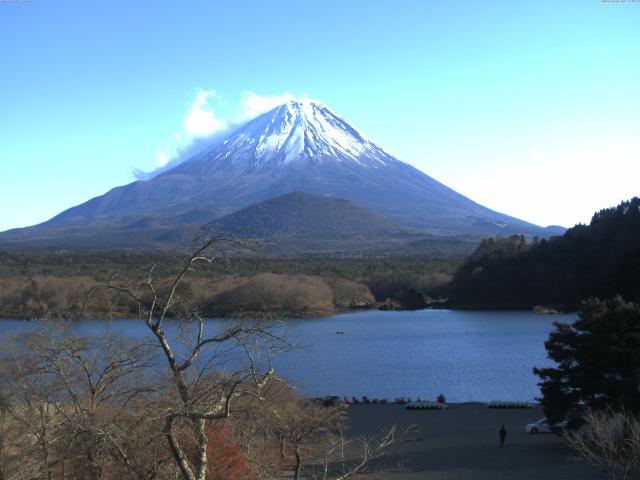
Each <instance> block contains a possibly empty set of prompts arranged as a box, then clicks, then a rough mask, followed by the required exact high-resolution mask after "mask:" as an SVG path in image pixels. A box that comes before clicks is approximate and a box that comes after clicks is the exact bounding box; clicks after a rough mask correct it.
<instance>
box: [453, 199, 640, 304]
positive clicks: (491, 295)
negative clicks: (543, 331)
mask: <svg viewBox="0 0 640 480" xmlns="http://www.w3.org/2000/svg"><path fill="white" fill-rule="evenodd" d="M618 294H620V295H622V296H624V297H625V298H626V299H628V300H634V301H638V300H639V299H640V198H637V197H636V198H633V199H631V200H630V201H627V202H622V203H621V204H620V205H618V206H617V207H613V208H608V209H605V210H601V211H600V212H598V213H596V214H595V215H594V216H593V218H592V220H591V223H590V224H589V225H588V226H585V225H577V226H575V227H573V228H571V229H569V230H568V231H567V232H566V233H565V234H564V235H562V236H561V237H553V238H551V239H549V240H548V241H547V240H544V239H542V240H539V241H534V242H527V241H525V239H524V238H522V237H520V236H513V237H510V238H502V239H490V240H485V241H483V242H482V244H481V245H480V247H479V248H478V249H477V250H476V252H474V253H473V254H472V255H471V256H470V257H469V259H468V260H467V261H466V262H465V263H464V264H463V265H462V266H461V267H460V268H459V270H458V272H457V273H456V275H455V277H454V279H453V281H452V282H451V284H450V286H449V288H448V295H449V297H450V301H451V304H452V305H453V306H456V307H468V308H527V309H528V308H532V307H534V306H535V305H545V306H552V307H557V308H560V309H575V308H577V307H578V305H579V304H580V302H581V301H582V300H584V299H586V298H588V297H592V296H597V297H601V298H609V297H613V296H615V295H618Z"/></svg>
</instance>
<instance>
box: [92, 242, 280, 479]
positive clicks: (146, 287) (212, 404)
mask: <svg viewBox="0 0 640 480" xmlns="http://www.w3.org/2000/svg"><path fill="white" fill-rule="evenodd" d="M219 243H220V242H219V241H218V240H209V241H207V242H206V243H205V244H204V245H203V246H202V247H200V248H199V249H198V250H196V251H195V252H194V253H193V254H192V255H190V256H189V258H188V259H187V260H186V262H185V263H184V265H183V266H182V268H181V269H180V270H179V272H178V273H177V275H176V276H175V277H174V278H173V279H172V280H171V282H170V283H169V284H168V285H165V286H162V285H157V284H156V281H155V279H154V277H153V268H152V269H151V270H150V272H149V274H148V276H147V277H146V278H145V279H144V280H143V281H142V282H139V283H138V284H131V283H126V284H118V283H115V282H112V283H110V284H109V285H105V286H103V287H102V289H103V290H108V291H111V292H116V293H118V294H119V295H121V296H124V297H125V298H128V299H129V301H131V302H133V304H134V305H135V308H136V309H137V311H138V316H139V318H140V319H141V320H142V321H144V323H145V325H146V327H147V328H148V330H149V332H150V333H151V334H152V335H153V337H154V338H155V340H156V342H157V344H158V345H159V347H160V349H161V351H162V355H163V356H164V359H165V361H166V365H167V366H168V369H169V372H170V379H171V384H172V387H173V388H174V389H175V395H174V396H173V397H171V396H170V395H166V392H165V395H163V396H161V397H158V398H157V405H156V409H157V416H158V417H159V418H161V419H162V421H163V429H162V430H163V434H164V436H165V437H166V439H167V442H168V445H169V448H170V451H171V453H172V455H173V458H174V461H175V463H176V465H177V467H178V470H179V472H180V475H181V477H182V478H183V479H185V480H205V478H206V475H207V470H208V463H209V460H208V458H207V446H208V438H207V429H206V426H207V422H210V421H212V420H217V419H223V418H226V417H229V416H230V415H232V413H233V411H234V402H235V401H236V400H237V399H239V398H242V397H245V396H253V397H255V398H258V399H260V398H262V391H263V389H264V387H265V386H266V385H267V383H268V382H269V380H270V379H271V378H272V377H273V368H272V366H271V354H272V350H273V346H274V344H278V343H280V340H279V339H278V338H277V337H276V336H275V335H273V334H271V333H270V332H269V331H268V330H267V329H265V328H263V327H261V326H258V325H243V324H236V325H233V326H230V327H229V328H226V329H223V330H222V331H218V332H216V333H213V334H209V333H206V331H205V330H206V329H205V322H204V320H203V318H202V317H201V316H200V314H199V313H198V312H197V311H196V310H195V309H191V308H190V307H189V302H188V300H187V298H185V297H184V296H183V295H182V294H181V286H182V283H183V280H184V279H185V277H186V276H187V274H188V273H189V272H191V271H193V270H194V269H195V268H196V266H197V265H199V264H210V263H212V262H213V261H214V260H215V259H216V258H217V256H216V255H211V254H210V255H207V252H210V251H211V250H212V248H214V247H216V246H219ZM172 318H175V319H176V320H177V324H178V325H179V326H180V328H181V334H182V341H179V340H178V339H175V338H172V337H171V335H170V334H168V331H167V325H171V326H175V325H176V322H171V319H172ZM170 328H171V327H170ZM206 349H209V354H208V355H204V354H203V352H204V351H205V350H206ZM238 352H241V353H242V355H243V360H242V361H241V360H240V359H239V358H238V356H237V353H238ZM261 352H266V358H263V357H261V356H260V355H261ZM261 367H262V368H261Z"/></svg>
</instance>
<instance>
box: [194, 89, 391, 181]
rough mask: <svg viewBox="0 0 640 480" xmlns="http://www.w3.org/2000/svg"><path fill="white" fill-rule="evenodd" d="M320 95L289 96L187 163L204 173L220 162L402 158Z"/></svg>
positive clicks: (379, 162)
mask: <svg viewBox="0 0 640 480" xmlns="http://www.w3.org/2000/svg"><path fill="white" fill-rule="evenodd" d="M397 161H398V160H396V159H395V158H393V157H392V156H390V155H388V154H387V153H385V152H384V150H382V148H380V147H378V146H377V145H376V144H374V143H373V142H371V141H370V140H369V139H368V138H367V137H365V135H363V134H362V133H361V132H359V131H358V130H357V129H355V128H354V127H352V126H351V125H349V124H348V123H347V122H346V121H345V120H344V119H342V118H341V117H340V116H338V115H337V114H336V113H335V112H333V111H332V110H331V109H330V108H328V107H327V106H326V105H324V104H322V103H321V102H319V101H316V100H297V101H289V102H287V103H284V104H283V105H280V106H278V107H276V108H274V109H273V110H271V111H269V112H267V113H264V114H262V115H260V116H259V117H257V118H255V119H253V120H251V121H250V122H248V123H247V124H245V125H244V126H242V127H240V128H239V129H238V130H236V131H235V132H233V133H231V134H230V135H229V136H227V137H226V138H224V139H222V140H221V141H219V142H218V143H216V144H214V145H212V146H211V147H210V148H209V149H207V150H206V151H205V152H203V153H202V154H200V155H197V156H196V157H194V158H192V159H191V160H189V161H188V162H186V163H185V167H184V168H185V169H192V168H194V167H195V166H196V165H198V166H199V167H200V173H202V174H206V173H210V172H213V171H215V170H217V169H218V168H221V167H223V166H224V167H225V168H227V167H229V166H230V165H229V164H230V163H231V164H232V166H233V167H250V168H260V167H265V166H275V165H286V164H290V163H292V162H305V163H323V162H356V163H358V164H361V165H369V166H371V167H374V168H375V167H379V166H380V165H387V164H389V163H391V162H397Z"/></svg>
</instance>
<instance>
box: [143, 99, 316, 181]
mask: <svg viewBox="0 0 640 480" xmlns="http://www.w3.org/2000/svg"><path fill="white" fill-rule="evenodd" d="M303 98H307V96H306V95H298V96H296V95H294V94H292V93H289V92H284V93H283V94H281V95H266V96H264V95H260V94H258V93H256V92H252V91H244V92H242V94H241V95H240V99H239V101H238V102H236V103H235V105H233V104H231V102H229V100H228V99H227V98H226V97H224V96H222V95H220V94H218V92H217V91H216V90H205V89H202V88H196V90H195V96H194V98H193V100H192V101H191V103H190V104H189V105H188V107H187V108H186V111H185V114H184V116H183V118H182V125H181V128H180V130H179V131H177V132H176V133H174V134H173V135H172V136H171V137H170V138H168V139H167V141H166V142H165V143H164V144H163V145H160V146H158V147H157V148H156V168H155V169H153V170H151V171H148V172H147V171H143V170H139V169H134V171H133V174H134V176H135V177H136V179H138V180H150V179H152V178H154V177H155V176H157V175H159V174H161V173H162V172H165V171H167V170H169V169H171V168H173V167H175V166H176V165H178V164H180V163H182V162H183V161H185V160H187V159H188V158H189V157H191V156H192V155H194V154H196V153H197V152H198V151H200V150H202V149H204V148H205V147H207V146H208V145H210V144H211V143H212V142H213V141H215V140H216V139H217V138H219V137H220V136H222V135H224V134H226V133H227V132H229V131H230V130H232V129H234V128H237V127H238V126H240V125H242V124H243V123H246V122H248V121H249V120H252V119H254V118H255V117H257V116H258V115H260V114H262V113H265V112H268V111H269V110H272V109H273V108H275V107H277V106H278V105H282V104H283V103H285V102H288V101H291V100H296V99H303Z"/></svg>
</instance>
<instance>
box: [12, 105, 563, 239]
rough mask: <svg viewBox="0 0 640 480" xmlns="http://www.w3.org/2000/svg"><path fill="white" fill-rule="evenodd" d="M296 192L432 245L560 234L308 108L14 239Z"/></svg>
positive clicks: (192, 219)
mask: <svg viewBox="0 0 640 480" xmlns="http://www.w3.org/2000/svg"><path fill="white" fill-rule="evenodd" d="M291 192H303V193H305V194H308V195H313V196H317V197H320V198H330V199H345V200H348V201H350V202H352V203H355V204H357V205H359V206H362V207H364V208H366V209H368V210H371V211H372V212H373V213H375V214H376V215H378V216H379V215H381V216H384V217H386V218H387V219H388V220H390V221H391V222H393V223H394V224H396V225H398V226H399V227H401V228H406V229H408V230H409V231H412V232H422V233H425V234H429V235H443V236H472V237H482V236H488V235H508V234H515V233H519V234H520V233H521V234H525V235H537V236H542V237H546V236H549V235H551V234H556V233H561V232H562V229H560V228H557V229H556V228H548V229H545V228H542V227H539V226H537V225H533V224H531V223H528V222H526V221H523V220H519V219H517V218H514V217H510V216H508V215H505V214H502V213H499V212H496V211H493V210H490V209H489V208H486V207H484V206H482V205H480V204H478V203H476V202H474V201H472V200H470V199H469V198H467V197H465V196H463V195H461V194H459V193H457V192H455V191H454V190H452V189H450V188H449V187H447V186H445V185H443V184H442V183H440V182H438V181H436V180H434V179H433V178H431V177H429V176H428V175H426V174H424V173H423V172H421V171H419V170H417V169H416V168H414V167H412V166H411V165H409V164H407V163H404V162H402V161H400V160H398V159H397V158H395V157H393V156H392V155H390V154H389V153H387V152H385V151H384V150H383V149H382V148H381V147H379V146H378V145H376V144H375V143H373V142H372V141H371V140H369V139H368V138H367V137H366V136H365V135H364V134H363V133H361V132H360V131H358V130H357V129H356V128H354V127H353V126H351V125H350V124H349V123H347V122H346V121H345V120H344V119H343V118H341V117H340V116H338V115H337V114H336V113H334V112H333V111H332V110H331V109H329V108H328V107H327V106H325V105H323V104H322V103H320V102H317V101H311V100H305V101H290V102H287V103H285V104H283V105H280V106H278V107H276V108H275V109H273V110H271V111H269V112H267V113H264V114H262V115H260V116H258V117H256V118H255V119H253V120H251V121H249V122H248V123H246V124H245V125H243V126H241V127H240V128H238V129H237V130H236V131H234V132H232V133H230V134H229V135H227V136H226V137H224V138H222V139H220V140H218V141H217V142H215V143H213V144H212V145H211V146H209V147H208V148H206V149H205V150H203V151H202V152H200V153H198V154H197V155H195V156H193V157H191V158H189V159H187V160H186V161H185V162H183V163H181V164H179V165H178V166H176V167H174V168H172V169H170V170H168V171H166V172H164V173H162V174H160V175H158V176H157V177H155V178H153V179H151V180H146V181H136V182H133V183H131V184H128V185H124V186H121V187H116V188H114V189H112V190H111V191H109V192H107V193H106V194H104V195H101V196H99V197H95V198H93V199H91V200H89V201H87V202H85V203H83V204H81V205H78V206H76V207H73V208H70V209H68V210H66V211H64V212H62V213H60V214H58V215H57V216H55V217H54V218H52V219H51V220H49V221H47V222H45V223H43V224H41V225H39V226H36V227H31V228H30V229H21V230H16V231H12V232H11V233H12V235H11V237H12V238H13V239H16V238H18V237H20V236H21V235H20V232H22V234H23V235H22V236H23V237H24V234H25V230H27V231H28V232H29V235H28V236H29V238H38V237H39V236H41V235H40V233H45V232H46V231H47V230H48V231H50V232H51V233H53V232H57V233H56V234H55V236H57V237H58V238H63V237H64V232H65V231H75V232H76V235H79V233H78V232H80V231H82V230H83V229H84V230H86V229H88V230H91V228H93V227H94V226H98V225H102V226H103V228H107V227H108V228H109V229H118V228H124V227H126V228H129V229H131V228H135V227H133V226H135V225H138V226H139V227H140V229H143V228H147V229H148V228H150V227H149V226H150V225H151V226H154V227H157V229H162V228H165V227H166V228H169V227H172V228H175V227H176V226H179V225H188V224H205V223H210V222H214V221H215V220H216V219H219V218H221V217H223V216H225V215H227V214H231V213H233V212H236V211H238V210H241V209H243V208H246V207H248V206H250V205H253V204H256V203H258V202H263V201H265V200H269V199H273V198H275V197H278V196H281V195H285V194H289V193H291ZM291 198H298V197H295V196H294V197H291ZM266 221H268V219H267V220H266ZM43 229H44V230H43ZM7 233H9V232H7ZM16 235H17V237H16ZM3 237H6V234H4V235H3Z"/></svg>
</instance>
